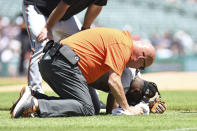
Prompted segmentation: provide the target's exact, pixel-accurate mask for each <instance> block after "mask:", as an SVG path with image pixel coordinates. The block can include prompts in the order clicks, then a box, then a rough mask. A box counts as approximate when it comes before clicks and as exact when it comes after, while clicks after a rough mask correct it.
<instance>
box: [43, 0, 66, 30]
mask: <svg viewBox="0 0 197 131" xmlns="http://www.w3.org/2000/svg"><path fill="white" fill-rule="evenodd" d="M69 7H70V5H68V4H66V3H64V2H63V1H60V3H59V4H58V5H57V7H56V8H55V9H54V10H53V12H52V13H51V14H50V16H49V18H48V20H47V23H46V28H47V29H52V28H53V27H54V25H55V24H56V23H57V22H58V21H59V20H60V19H61V18H62V17H63V16H64V14H65V12H66V11H67V9H68V8H69Z"/></svg>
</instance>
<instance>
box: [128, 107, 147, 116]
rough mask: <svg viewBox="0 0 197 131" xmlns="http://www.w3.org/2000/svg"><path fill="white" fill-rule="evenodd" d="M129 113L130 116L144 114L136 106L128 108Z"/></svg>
mask: <svg viewBox="0 0 197 131" xmlns="http://www.w3.org/2000/svg"><path fill="white" fill-rule="evenodd" d="M129 112H130V113H131V115H141V114H143V113H144V110H143V109H142V108H141V107H138V106H136V107H135V106H130V107H129Z"/></svg>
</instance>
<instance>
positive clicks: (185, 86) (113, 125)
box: [0, 72, 197, 131]
mask: <svg viewBox="0 0 197 131" xmlns="http://www.w3.org/2000/svg"><path fill="white" fill-rule="evenodd" d="M143 78H144V79H146V80H150V81H154V82H156V83H157V85H158V88H159V90H160V92H161V96H162V100H164V101H165V102H166V105H167V111H166V112H165V113H163V114H150V115H142V116H113V115H104V113H101V114H100V115H98V116H88V117H60V118H20V119H11V118H10V114H9V107H10V106H11V105H12V102H13V101H14V100H16V98H18V95H19V91H20V89H21V88H22V87H23V86H25V85H26V78H23V77H22V78H0V98H1V99H0V130H2V131H12V130H14V131H17V130H20V131H28V130H32V131H42V130H52V131H54V130H56V131H57V130H58V131H59V130H65V131H67V130H69V131H70V130H73V131H78V130H79V131H81V130H83V131H89V130H93V131H97V130H98V131H101V130H102V131H104V130H107V131H124V130H128V131H197V81H196V80H197V79H196V78H197V72H187V73H181V72H166V73H151V74H150V73H149V74H148V73H147V74H143ZM43 85H44V90H45V91H46V93H47V94H48V95H55V94H54V93H53V92H52V91H51V90H50V88H49V87H48V86H47V85H46V83H43ZM106 95H107V94H106V93H103V92H99V98H100V99H101V100H102V101H103V102H104V103H105V101H106Z"/></svg>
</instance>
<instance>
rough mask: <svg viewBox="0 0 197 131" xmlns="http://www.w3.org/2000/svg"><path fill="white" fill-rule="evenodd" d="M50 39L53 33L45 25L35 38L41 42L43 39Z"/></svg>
mask: <svg viewBox="0 0 197 131" xmlns="http://www.w3.org/2000/svg"><path fill="white" fill-rule="evenodd" d="M46 39H48V40H52V39H53V35H52V31H51V30H49V29H47V28H46V27H44V28H42V30H41V32H40V34H39V35H38V36H37V40H38V42H42V41H44V40H46Z"/></svg>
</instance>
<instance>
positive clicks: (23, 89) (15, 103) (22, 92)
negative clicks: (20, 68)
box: [10, 87, 26, 114]
mask: <svg viewBox="0 0 197 131" xmlns="http://www.w3.org/2000/svg"><path fill="white" fill-rule="evenodd" d="M25 89H26V87H23V88H22V89H21V91H20V95H19V98H18V99H17V100H16V101H15V102H14V103H13V105H12V107H11V108H10V114H12V112H13V110H14V108H15V106H16V105H17V103H18V102H19V100H20V99H21V97H22V96H23V94H24V92H25Z"/></svg>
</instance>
